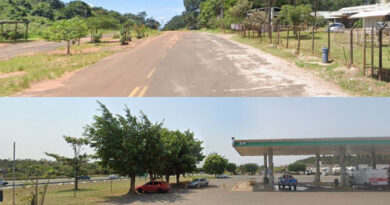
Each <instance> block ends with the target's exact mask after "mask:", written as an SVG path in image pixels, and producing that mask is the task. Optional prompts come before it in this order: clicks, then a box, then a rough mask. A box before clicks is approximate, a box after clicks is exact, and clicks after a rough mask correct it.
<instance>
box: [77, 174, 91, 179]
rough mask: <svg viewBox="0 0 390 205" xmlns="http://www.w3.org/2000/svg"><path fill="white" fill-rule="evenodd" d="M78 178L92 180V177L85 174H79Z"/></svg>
mask: <svg viewBox="0 0 390 205" xmlns="http://www.w3.org/2000/svg"><path fill="white" fill-rule="evenodd" d="M77 179H78V180H91V177H89V176H86V175H83V176H78V177H77Z"/></svg>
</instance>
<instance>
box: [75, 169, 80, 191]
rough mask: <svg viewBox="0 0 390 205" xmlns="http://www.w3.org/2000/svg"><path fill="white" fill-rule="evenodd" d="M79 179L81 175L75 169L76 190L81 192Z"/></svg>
mask: <svg viewBox="0 0 390 205" xmlns="http://www.w3.org/2000/svg"><path fill="white" fill-rule="evenodd" d="M78 177H79V173H78V170H77V168H76V169H75V173H74V189H75V190H79V180H78Z"/></svg>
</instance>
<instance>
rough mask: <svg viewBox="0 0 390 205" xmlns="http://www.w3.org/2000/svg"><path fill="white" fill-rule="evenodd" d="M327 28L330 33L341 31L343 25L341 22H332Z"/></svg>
mask: <svg viewBox="0 0 390 205" xmlns="http://www.w3.org/2000/svg"><path fill="white" fill-rule="evenodd" d="M328 30H329V31H330V32H331V33H343V32H344V30H345V25H344V24H342V23H334V24H332V25H330V26H329V28H328Z"/></svg>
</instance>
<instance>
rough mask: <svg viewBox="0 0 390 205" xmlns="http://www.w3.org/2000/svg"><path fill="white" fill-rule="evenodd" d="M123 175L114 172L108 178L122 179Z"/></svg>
mask: <svg viewBox="0 0 390 205" xmlns="http://www.w3.org/2000/svg"><path fill="white" fill-rule="evenodd" d="M120 178H121V177H120V176H119V175H117V174H112V175H110V176H109V177H108V179H110V180H111V179H120Z"/></svg>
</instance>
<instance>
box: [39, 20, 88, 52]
mask: <svg viewBox="0 0 390 205" xmlns="http://www.w3.org/2000/svg"><path fill="white" fill-rule="evenodd" d="M87 33H88V29H87V25H86V24H85V23H84V21H82V20H81V19H78V18H73V19H69V20H60V21H56V22H54V23H53V25H52V26H50V27H49V28H47V29H46V30H45V32H44V37H45V39H47V40H49V41H58V42H59V41H66V43H67V54H68V55H69V54H70V46H71V42H72V41H73V42H76V41H79V40H80V38H81V37H85V36H86V35H87Z"/></svg>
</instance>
